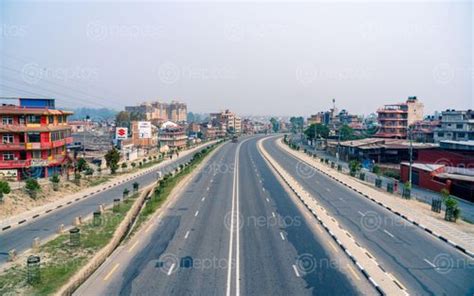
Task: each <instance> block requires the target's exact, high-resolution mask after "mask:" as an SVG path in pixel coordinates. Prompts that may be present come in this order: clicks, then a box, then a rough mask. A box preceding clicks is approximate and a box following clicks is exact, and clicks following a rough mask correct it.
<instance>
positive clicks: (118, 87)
mask: <svg viewBox="0 0 474 296" xmlns="http://www.w3.org/2000/svg"><path fill="white" fill-rule="evenodd" d="M472 14H473V7H472V3H471V2H470V1H466V2H459V1H457V2H444V1H443V2H428V1H424V2H417V3H408V2H374V1H371V2H360V1H351V2H328V1H323V2H300V3H293V2H290V1H288V2H240V3H217V2H188V3H185V2H164V1H150V2H131V1H121V2H114V1H102V2H82V1H74V2H68V1H56V2H52V1H48V2H39V1H36V2H31V1H27V2H18V1H5V0H3V1H1V2H0V26H1V27H0V96H4V97H5V96H7V97H10V96H13V97H19V96H23V97H24V96H27V97H38V96H43V97H44V96H46V97H55V98H57V100H58V104H59V105H61V106H65V107H68V108H76V107H97V108H99V107H109V108H113V109H116V110H120V109H123V107H124V106H125V105H133V104H137V103H139V102H142V101H155V100H162V101H170V100H179V101H183V102H186V103H187V104H188V111H192V112H198V113H207V112H214V111H218V110H223V109H231V110H232V111H235V112H237V113H238V114H241V115H302V116H308V115H310V114H314V113H316V112H318V111H323V110H328V109H329V108H330V107H331V106H332V99H333V98H334V99H335V100H336V106H337V107H338V108H339V109H346V110H348V111H349V112H350V113H354V114H369V113H371V112H375V111H376V110H377V108H379V107H381V106H382V105H383V104H390V103H398V102H402V101H404V100H406V99H407V98H408V96H417V97H418V98H419V99H420V100H421V101H422V102H423V103H424V105H425V114H430V113H432V112H434V111H436V110H439V111H440V110H445V109H448V108H449V109H474V99H473V77H474V68H473V63H472V62H473V60H472V56H473V47H472V39H473V36H474V35H473V31H472V28H473V26H474V23H473V18H472Z"/></svg>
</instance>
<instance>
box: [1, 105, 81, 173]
mask: <svg viewBox="0 0 474 296" xmlns="http://www.w3.org/2000/svg"><path fill="white" fill-rule="evenodd" d="M17 100H18V104H17V105H15V104H10V103H6V104H2V105H1V106H0V117H1V122H0V137H1V139H2V142H1V143H0V176H3V177H8V178H11V179H16V180H24V179H26V178H29V177H34V178H46V177H48V176H51V175H53V174H54V173H62V171H63V169H65V168H64V165H65V164H67V163H68V162H70V161H71V159H70V157H69V155H68V153H67V149H66V145H67V144H70V143H72V142H73V139H72V136H71V127H70V126H69V124H68V122H67V117H68V116H69V115H72V114H73V113H72V112H69V111H63V110H58V109H56V108H55V100H54V99H37V98H34V99H33V98H19V99H17Z"/></svg>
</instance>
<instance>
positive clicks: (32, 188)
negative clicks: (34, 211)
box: [25, 178, 41, 199]
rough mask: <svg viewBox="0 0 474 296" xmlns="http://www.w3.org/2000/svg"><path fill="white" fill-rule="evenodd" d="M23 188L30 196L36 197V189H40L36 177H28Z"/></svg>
mask: <svg viewBox="0 0 474 296" xmlns="http://www.w3.org/2000/svg"><path fill="white" fill-rule="evenodd" d="M25 189H26V192H28V194H29V195H30V197H31V198H33V199H36V197H37V194H38V191H40V190H41V187H40V185H39V184H38V181H37V180H36V179H33V178H28V179H26V181H25Z"/></svg>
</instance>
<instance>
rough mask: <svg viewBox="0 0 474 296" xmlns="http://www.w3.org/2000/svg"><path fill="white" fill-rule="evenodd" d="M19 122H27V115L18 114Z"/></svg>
mask: <svg viewBox="0 0 474 296" xmlns="http://www.w3.org/2000/svg"><path fill="white" fill-rule="evenodd" d="M18 123H19V124H25V116H24V115H20V116H18Z"/></svg>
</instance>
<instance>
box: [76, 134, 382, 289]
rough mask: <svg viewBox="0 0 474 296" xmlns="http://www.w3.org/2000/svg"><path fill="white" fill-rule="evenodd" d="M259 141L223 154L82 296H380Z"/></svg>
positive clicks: (229, 146)
mask: <svg viewBox="0 0 474 296" xmlns="http://www.w3.org/2000/svg"><path fill="white" fill-rule="evenodd" d="M256 140H257V139H256V138H252V139H249V140H247V141H245V142H240V143H238V144H233V143H228V144H225V145H224V146H223V147H222V148H221V149H219V151H217V152H216V153H215V154H214V155H213V156H212V159H210V161H209V163H207V164H206V169H204V170H201V171H200V172H198V173H197V174H196V176H195V177H193V178H192V180H191V181H190V182H189V183H188V185H187V186H185V187H183V188H182V189H181V194H179V195H178V196H177V197H176V202H175V203H173V204H170V207H169V208H162V209H161V211H162V212H161V216H160V218H159V220H158V221H159V222H158V223H155V224H152V226H150V227H145V228H144V229H143V230H141V231H140V232H139V233H137V234H136V235H135V236H134V237H133V238H132V239H131V240H130V241H129V242H128V243H127V244H126V245H124V246H123V247H121V248H119V249H117V251H116V252H115V253H114V254H113V255H112V256H111V257H110V258H109V259H108V260H107V261H106V263H105V264H104V265H103V266H102V267H101V268H100V269H99V270H98V271H97V272H96V273H95V274H94V275H93V276H92V277H91V278H90V279H89V281H87V282H86V283H85V284H84V285H83V286H82V287H81V288H80V289H79V290H78V291H76V295H170V294H174V295H240V294H244V295H247V294H249V295H251V294H259V295H272V294H274V295H296V294H297V295H309V294H312V295H319V294H334V293H338V294H344V295H354V294H369V295H371V294H375V290H373V289H372V288H371V287H370V285H369V284H368V283H367V282H366V281H365V280H364V279H363V276H362V274H361V273H359V272H358V271H357V270H354V269H352V270H349V269H347V268H348V266H350V265H348V264H351V262H350V261H349V260H346V259H345V258H344V257H343V256H339V255H338V254H337V253H336V250H333V249H332V247H331V246H330V245H328V244H327V243H326V241H327V240H329V237H328V236H327V234H324V233H322V232H319V231H317V230H315V229H313V225H311V224H308V222H307V220H306V218H305V216H304V215H302V214H301V210H300V209H299V208H298V207H297V206H296V205H295V203H294V202H293V201H292V200H291V199H290V197H289V196H288V193H287V192H286V191H285V190H284V189H283V187H282V186H281V184H280V183H279V181H278V180H277V179H276V176H275V175H274V174H273V173H272V172H271V170H270V169H269V168H268V166H267V164H266V163H265V161H264V160H263V159H262V157H261V156H260V154H259V153H258V151H257V149H256ZM236 172H237V173H236ZM278 221H279V222H278ZM339 257H343V259H342V261H340V260H339ZM361 278H362V279H361Z"/></svg>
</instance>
